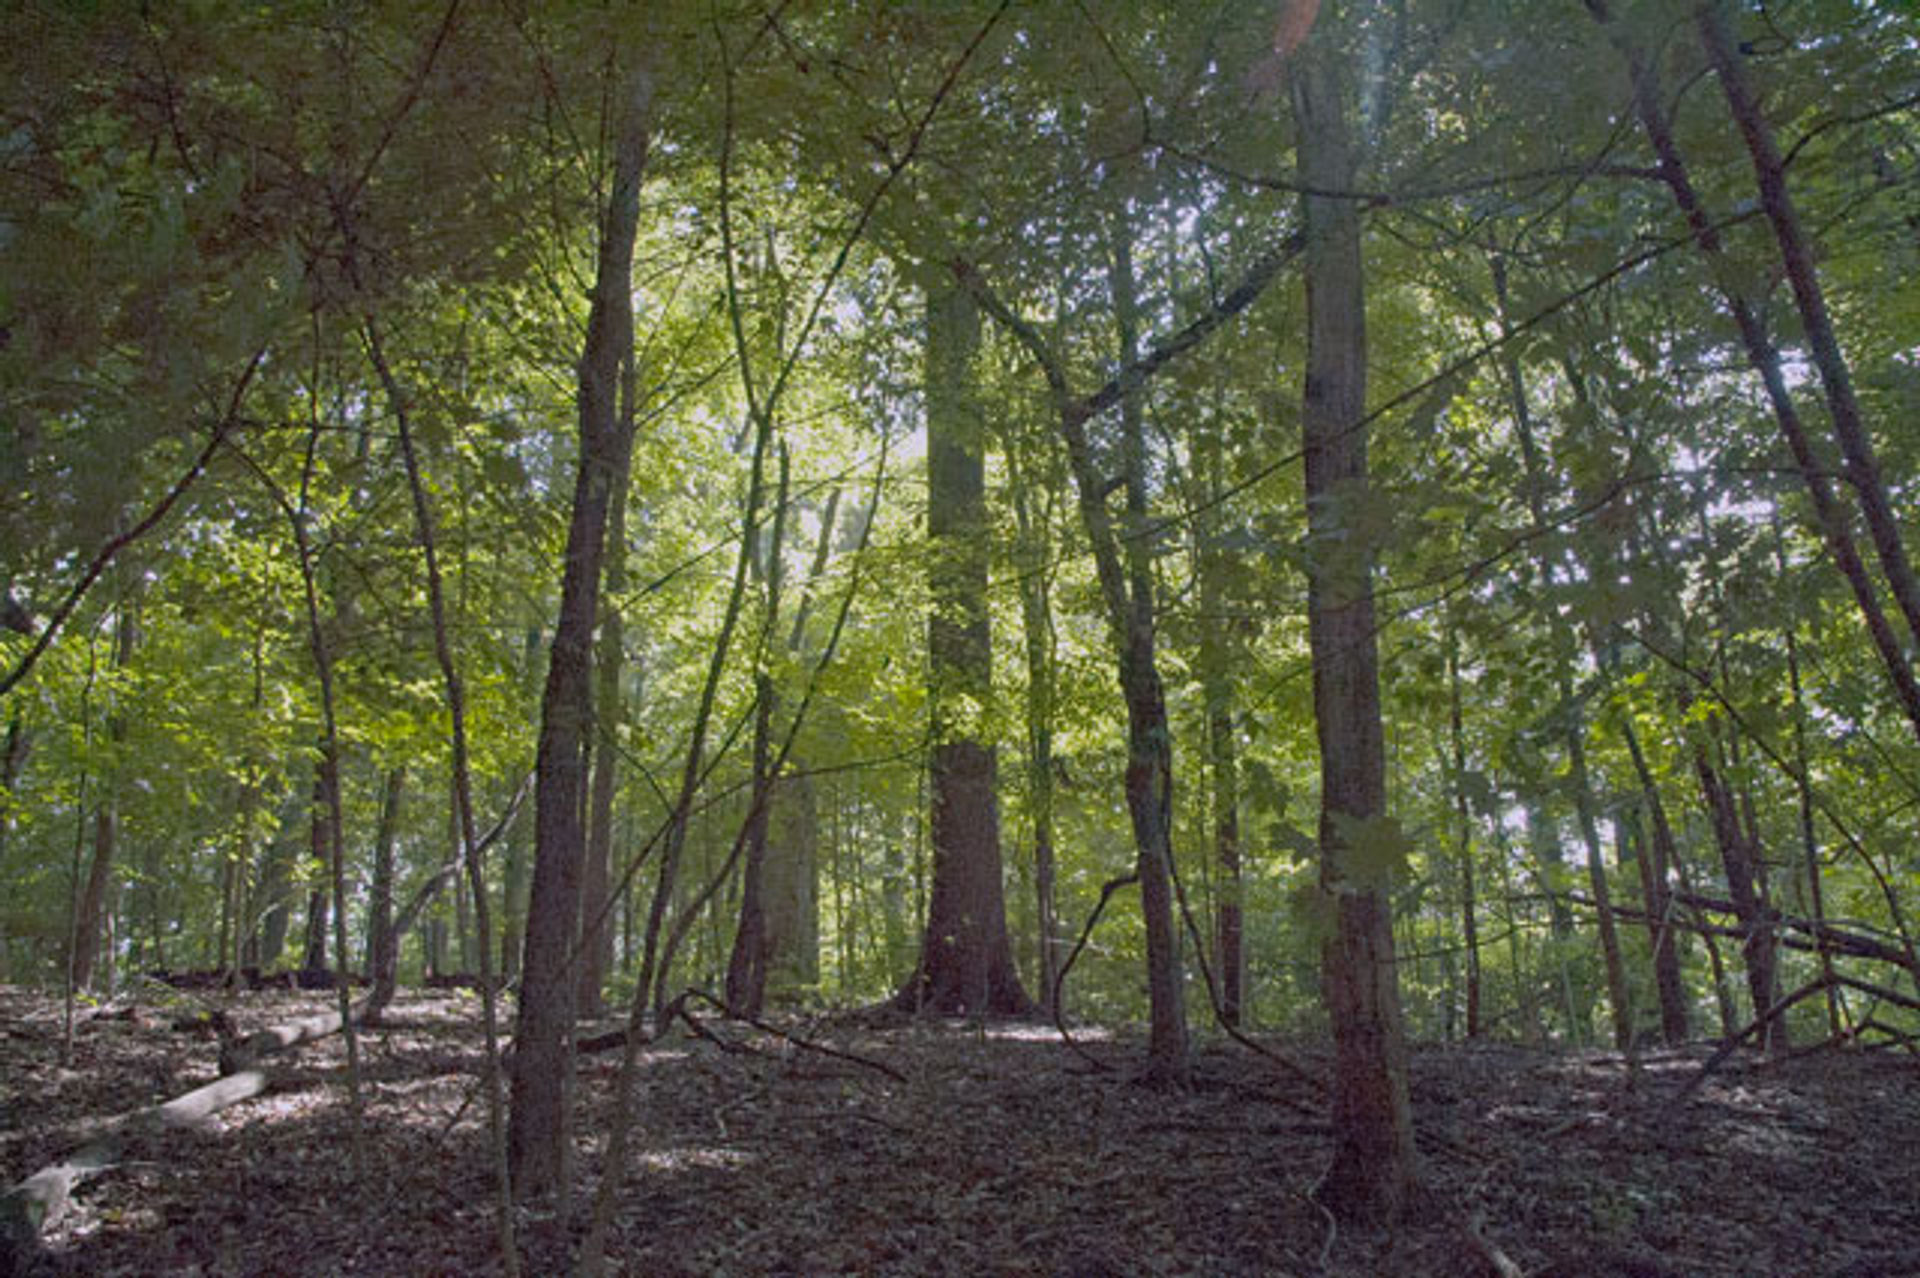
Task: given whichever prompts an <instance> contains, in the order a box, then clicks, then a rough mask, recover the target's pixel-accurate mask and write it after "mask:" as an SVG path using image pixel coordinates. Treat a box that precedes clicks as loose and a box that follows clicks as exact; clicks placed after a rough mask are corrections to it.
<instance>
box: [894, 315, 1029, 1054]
mask: <svg viewBox="0 0 1920 1278" xmlns="http://www.w3.org/2000/svg"><path fill="white" fill-rule="evenodd" d="M979 344H980V317H979V311H978V308H977V307H976V305H975V303H974V300H973V298H972V297H971V296H969V295H968V294H967V293H966V292H965V291H964V290H962V289H960V288H958V287H952V286H948V287H938V288H935V289H933V290H931V292H930V295H929V297H928V299H927V366H926V391H927V535H928V541H929V544H930V547H931V550H930V555H931V559H932V564H931V567H930V569H929V573H928V576H929V586H930V588H931V593H932V598H933V606H932V615H931V616H930V617H929V619H928V623H927V650H928V690H929V701H930V702H931V713H932V719H933V749H932V753H931V756H930V759H929V762H928V783H929V788H930V791H931V798H932V809H933V811H932V819H931V822H930V827H929V829H930V835H931V839H932V846H933V884H932V888H931V891H930V893H929V898H928V903H927V929H926V935H925V939H924V941H923V942H922V945H921V951H920V960H919V962H918V964H917V965H916V966H915V968H914V972H913V975H912V976H910V977H909V978H908V979H907V982H906V984H905V985H904V986H902V987H901V989H900V992H899V993H898V994H897V995H896V996H895V1004H896V1005H897V1006H899V1007H901V1008H903V1009H905V1010H909V1011H914V1012H924V1013H932V1014H936V1015H943V1016H958V1015H972V1016H1018V1015H1025V1014H1027V1013H1028V1012H1030V1011H1032V1008H1033V1004H1032V1001H1031V1000H1030V999H1029V998H1028V997H1027V994H1026V991H1025V990H1024V989H1023V988H1022V987H1021V984H1020V975H1019V972H1018V971H1017V970H1016V969H1015V967H1014V962H1013V948H1012V945H1011V943H1010V942H1009V939H1008V936H1007V918H1006V901H1005V889H1004V887H1003V885H1002V883H1001V862H1000V808H999V796H998V793H997V785H998V776H997V773H998V765H997V762H996V760H995V755H994V749H993V747H992V745H990V744H988V743H987V742H985V741H983V740H981V739H980V738H981V733H982V732H983V731H984V728H985V722H986V718H987V714H986V712H987V708H988V704H989V702H990V699H991V697H992V691H993V667H992V646H991V645H992V640H991V635H990V632H989V629H988V622H987V555H988V546H989V532H990V527H989V524H988V522H987V518H986V468H985V464H984V460H983V451H984V448H985V442H986V440H985V429H984V423H983V422H982V421H981V420H980V414H979V408H978V405H977V403H976V401H975V398H974V392H973V378H974V376H975V373H974V367H973V364H974V357H975V354H976V352H977V350H978V348H979Z"/></svg>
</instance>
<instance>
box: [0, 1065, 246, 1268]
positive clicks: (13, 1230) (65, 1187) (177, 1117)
mask: <svg viewBox="0 0 1920 1278" xmlns="http://www.w3.org/2000/svg"><path fill="white" fill-rule="evenodd" d="M266 1090H267V1076H266V1075H265V1074H264V1073H262V1072H261V1071H259V1070H243V1071H241V1072H239V1073H235V1074H229V1075H227V1076H226V1077H224V1078H220V1079H217V1080H215V1081H214V1082H211V1083H208V1084H206V1085H205V1086H204V1087H197V1088H195V1089H194V1090H193V1091H190V1092H188V1093H186V1094H185V1095H184V1096H178V1097H175V1098H174V1099H173V1100H170V1101H167V1102H166V1103H165V1104H161V1105H154V1106H152V1107H150V1108H147V1109H143V1110H137V1111H135V1112H134V1113H132V1114H129V1115H127V1116H126V1117H124V1118H121V1119H120V1120H119V1121H117V1122H115V1123H114V1124H113V1125H112V1126H111V1127H110V1128H109V1129H108V1131H107V1133H106V1134H105V1135H103V1136H101V1137H100V1138H98V1139H97V1140H95V1141H93V1142H92V1143H91V1144H89V1145H86V1146H84V1147H83V1148H81V1149H80V1150H79V1151H78V1152H76V1153H73V1154H70V1155H68V1156H67V1157H66V1158H64V1159H62V1160H61V1161H60V1162H57V1163H53V1164H51V1165H50V1166H47V1167H43V1168H41V1169H40V1170H39V1171H37V1172H35V1173H33V1174H32V1175H31V1176H28V1177H27V1178H26V1179H25V1180H23V1181H21V1182H20V1183H19V1184H17V1185H15V1186H14V1187H13V1188H12V1189H10V1190H8V1191H7V1194H6V1196H5V1197H0V1273H5V1274H21V1273H27V1272H29V1271H30V1269H31V1267H32V1265H33V1263H34V1260H35V1258H36V1257H37V1256H39V1254H40V1235H41V1234H42V1233H43V1232H45V1231H46V1230H47V1229H49V1228H51V1227H52V1226H53V1225H55V1224H57V1223H59V1221H60V1218H61V1217H62V1216H64V1215H65V1214H66V1212H67V1208H68V1207H69V1205H70V1204H71V1203H72V1200H73V1190H74V1187H75V1186H77V1185H78V1184H79V1183H80V1182H81V1181H82V1180H84V1179H86V1178H87V1177H89V1176H94V1175H98V1174H99V1173H101V1172H104V1171H107V1170H109V1169H111V1168H112V1167H114V1166H115V1165H117V1164H118V1163H120V1162H121V1161H123V1159H124V1158H125V1157H126V1155H127V1153H128V1151H129V1150H130V1149H131V1148H132V1147H133V1146H134V1145H135V1144H136V1143H137V1142H139V1141H140V1140H142V1139H144V1138H147V1137H151V1136H157V1135H161V1134H164V1133H166V1132H172V1131H181V1130H190V1129H192V1128H196V1127H199V1126H201V1125H202V1124H203V1123H204V1122H205V1121H206V1120H207V1119H208V1118H210V1117H211V1116H212V1115H214V1114H217V1113H219V1112H220V1111H221V1110H223V1109H225V1108H227V1107H228V1106H230V1105H237V1104H239V1103H240V1102H241V1101H243V1100H250V1099H252V1098H253V1097H255V1096H258V1095H260V1094H261V1093H262V1092H264V1091H266Z"/></svg>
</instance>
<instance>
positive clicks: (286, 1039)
mask: <svg viewBox="0 0 1920 1278" xmlns="http://www.w3.org/2000/svg"><path fill="white" fill-rule="evenodd" d="M371 1001H372V1000H371V999H363V1000H362V1001H361V1003H360V1005H359V1006H358V1007H356V1008H354V1009H353V1022H354V1024H356V1025H358V1024H360V1023H362V1022H363V1021H365V1020H366V1019H367V1013H368V1010H369V1008H370V1005H371ZM344 1024H345V1022H344V1021H342V1020H341V1018H340V1013H339V1011H338V1010H337V1009H336V1010H329V1011H326V1012H322V1013H320V1014H319V1015H317V1016H307V1017H302V1018H301V1019H300V1020H297V1021H288V1022H286V1023H285V1024H283V1025H272V1026H269V1027H268V1028H266V1029H263V1030H256V1031H255V1032H254V1033H252V1034H249V1035H247V1036H246V1037H245V1038H237V1039H228V1040H227V1041H226V1042H224V1043H222V1044H221V1045H220V1072H221V1073H222V1074H238V1073H240V1072H241V1071H243V1070H249V1069H252V1068H253V1067H254V1066H255V1065H256V1064H258V1063H259V1061H260V1060H261V1058H262V1057H266V1056H277V1055H279V1054H280V1053H282V1052H286V1051H291V1050H292V1049H293V1048H296V1047H299V1046H300V1045H301V1044H303V1043H311V1042H314V1041H315V1040H317V1039H322V1038H326V1037H328V1036H329V1035H333V1034H338V1033H339V1032H340V1030H341V1028H342V1026H343V1025H344Z"/></svg>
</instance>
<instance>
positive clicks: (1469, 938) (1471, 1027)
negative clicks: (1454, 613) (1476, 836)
mask: <svg viewBox="0 0 1920 1278" xmlns="http://www.w3.org/2000/svg"><path fill="white" fill-rule="evenodd" d="M1447 726H1448V729H1449V732H1450V740H1451V744H1452V747H1453V759H1452V762H1453V802H1454V810H1455V812H1456V814H1457V815H1458V816H1459V819H1460V831H1459V857H1460V934H1461V944H1462V945H1464V946H1465V947H1466V952H1467V1037H1468V1038H1469V1039H1475V1038H1479V1037H1480V1034H1481V1031H1482V1029H1483V1028H1484V1026H1483V1025H1482V1023H1481V1012H1480V920H1479V917H1478V908H1477V906H1478V902H1477V900H1476V897H1477V895H1478V893H1477V891H1476V888H1475V882H1474V873H1473V807H1472V802H1471V800H1470V798H1469V797H1468V794H1467V785H1466V780H1467V741H1466V732H1465V730H1464V724H1463V722H1462V718H1461V713H1460V639H1459V634H1458V631H1457V629H1456V628H1455V627H1454V626H1452V625H1449V626H1448V628H1447Z"/></svg>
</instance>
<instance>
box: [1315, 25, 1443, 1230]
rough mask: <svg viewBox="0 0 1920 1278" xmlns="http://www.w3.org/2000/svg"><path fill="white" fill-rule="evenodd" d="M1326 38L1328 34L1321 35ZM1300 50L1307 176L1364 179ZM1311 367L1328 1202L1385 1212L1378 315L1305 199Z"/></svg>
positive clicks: (1354, 1211) (1332, 216) (1340, 103)
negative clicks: (1375, 862) (1369, 520)
mask: <svg viewBox="0 0 1920 1278" xmlns="http://www.w3.org/2000/svg"><path fill="white" fill-rule="evenodd" d="M1316 43H1317V42H1316ZM1304 53H1305V56H1304V57H1302V58H1300V59H1297V60H1296V65H1295V66H1294V68H1293V70H1294V76H1293V94H1294V117H1295V120H1296V122H1297V128H1298V137H1299V142H1298V147H1299V166H1300V177H1301V180H1302V181H1303V182H1304V183H1305V184H1306V185H1307V186H1308V187H1309V188H1310V189H1312V190H1315V191H1322V192H1339V191H1348V190H1352V189H1353V188H1354V177H1355V173H1356V169H1357V163H1356V159H1355V155H1354V151H1353V146H1352V142H1351V138H1350V127H1349V124H1348V108H1347V104H1346V91H1345V88H1344V86H1343V85H1342V83H1341V77H1340V76H1339V75H1337V74H1336V73H1335V70H1334V65H1333V63H1332V60H1331V54H1330V53H1329V52H1327V51H1324V50H1321V49H1316V48H1313V47H1311V46H1309V47H1308V48H1307V49H1306V50H1305V51H1304ZM1305 203H1306V228H1307V250H1306V281H1307V373H1306V390H1305V396H1304V402H1303V407H1302V413H1301V422H1302V429H1303V432H1304V436H1305V438H1304V441H1303V444H1304V452H1305V455H1306V456H1305V469H1306V501H1307V530H1308V538H1307V563H1308V581H1307V626H1308V642H1309V644H1310V646H1311V649H1312V653H1313V706H1314V719H1315V722H1316V725H1317V728H1318V734H1319V741H1320V787H1321V809H1320V845H1321V857H1322V860H1321V882H1322V885H1323V887H1324V889H1325V891H1326V892H1327V893H1328V894H1329V895H1330V897H1331V902H1332V907H1333V912H1334V919H1333V930H1332V935H1331V936H1330V937H1329V938H1328V939H1327V940H1326V942H1325V944H1324V946H1323V949H1322V957H1321V977H1322V981H1323V983H1324V990H1325V996H1326V1000H1327V1011H1328V1015H1329V1018H1330V1019H1331V1021H1332V1028H1333V1039H1334V1070H1333V1086H1332V1103H1333V1113H1332V1117H1333V1136H1334V1155H1333V1163H1332V1165H1331V1166H1330V1167H1329V1168H1328V1170H1327V1174H1326V1178H1325V1179H1324V1180H1323V1181H1322V1183H1321V1186H1320V1190H1319V1194H1320V1198H1321V1201H1322V1202H1323V1203H1325V1205H1326V1206H1327V1208H1328V1209H1329V1210H1330V1211H1332V1212H1333V1213H1334V1214H1335V1215H1336V1216H1337V1217H1339V1218H1342V1219H1346V1220H1382V1219H1388V1218H1392V1217H1394V1216H1397V1215H1398V1214H1399V1213H1400V1211H1401V1210H1402V1209H1403V1208H1404V1207H1405V1206H1406V1205H1407V1202H1408V1199H1409V1197H1410V1195H1411V1194H1412V1193H1413V1191H1414V1188H1415V1185H1416V1183H1417V1180H1418V1161H1417V1158H1416V1155H1415V1150H1414V1144H1413V1118H1412V1110H1411V1106H1410V1104H1409V1101H1408V1097H1407V1049H1406V1041H1405V1030H1404V1029H1403V1027H1402V1024H1401V1011H1400V987H1399V975H1398V971H1399V969H1398V965H1397V963H1396V961H1395V958H1394V942H1393V920H1392V907H1391V904H1390V901H1389V898H1388V895H1387V891H1386V889H1385V886H1384V885H1383V884H1382V883H1380V882H1379V880H1378V878H1377V876H1376V875H1374V874H1373V873H1371V872H1370V871H1369V870H1367V869H1363V867H1362V866H1361V865H1360V864H1359V863H1358V862H1359V859H1360V857H1361V851H1360V846H1359V844H1358V841H1357V838H1356V836H1360V835H1362V834H1365V833H1368V832H1372V833H1375V834H1384V833H1385V832H1386V831H1385V829H1384V823H1385V822H1387V820H1388V818H1387V787H1386V751H1385V743H1384V736H1383V730H1382V727H1381V718H1380V686H1379V669H1378V663H1379V655H1378V651H1377V649H1376V643H1375V628H1374V604H1373V564H1374V547H1373V546H1372V544H1371V543H1370V541H1369V540H1368V538H1367V536H1366V533H1365V531H1364V529H1365V523H1364V521H1362V520H1360V519H1357V518H1356V517H1355V515H1356V513H1357V512H1358V509H1359V507H1360V506H1361V505H1362V504H1363V503H1364V502H1365V500H1366V498H1367V493H1368V486H1367V430H1366V428H1365V425H1364V422H1365V413H1366V376H1367V344H1366V310H1365V302H1364V291H1363V281H1364V276H1363V273H1362V266H1361V254H1360V215H1359V208H1358V206H1357V205H1356V204H1355V203H1354V201H1353V200H1351V199H1348V198H1342V197H1340V196H1337V195H1309V196H1307V197H1306V200H1305Z"/></svg>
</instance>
